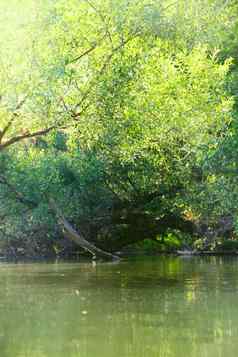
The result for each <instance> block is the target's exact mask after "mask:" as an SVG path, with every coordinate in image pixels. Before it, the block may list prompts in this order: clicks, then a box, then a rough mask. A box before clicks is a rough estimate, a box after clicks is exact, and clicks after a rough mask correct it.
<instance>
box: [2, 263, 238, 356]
mask: <svg viewBox="0 0 238 357" xmlns="http://www.w3.org/2000/svg"><path fill="white" fill-rule="evenodd" d="M237 298H238V258H235V257H233V258H231V257H230V258H229V257H225V258H221V257H147V258H137V259H132V260H129V261H122V262H119V263H97V264H94V265H93V264H92V263H91V262H81V263H65V262H56V263H40V264H36V263H34V264H29V263H27V264H5V263H2V264H0V356H1V357H71V356H72V357H74V356H75V357H170V356H171V357H206V356H207V357H224V356H227V357H233V356H234V357H236V356H237V349H238V307H237V306H238V305H237Z"/></svg>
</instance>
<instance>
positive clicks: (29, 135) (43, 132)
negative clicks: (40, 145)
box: [0, 125, 57, 151]
mask: <svg viewBox="0 0 238 357" xmlns="http://www.w3.org/2000/svg"><path fill="white" fill-rule="evenodd" d="M56 128H57V125H52V126H50V127H49V128H46V129H42V130H38V131H35V132H33V133H25V134H22V135H17V136H14V137H13V138H11V139H9V140H7V141H5V142H3V143H2V144H0V151H1V150H3V149H6V148H7V147H8V146H10V145H13V144H15V143H17V142H19V141H22V140H24V139H29V138H34V137H36V136H43V135H46V134H48V133H49V132H50V131H52V130H54V129H56Z"/></svg>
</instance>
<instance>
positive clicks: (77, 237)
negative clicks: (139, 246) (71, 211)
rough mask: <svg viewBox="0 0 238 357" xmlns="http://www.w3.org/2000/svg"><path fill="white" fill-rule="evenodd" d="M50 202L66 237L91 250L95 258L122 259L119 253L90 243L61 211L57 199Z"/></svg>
mask: <svg viewBox="0 0 238 357" xmlns="http://www.w3.org/2000/svg"><path fill="white" fill-rule="evenodd" d="M49 204H50V208H51V209H52V211H53V212H54V213H55V214H56V216H57V218H58V221H59V223H60V225H61V226H62V231H63V234H64V236H65V237H67V238H69V239H71V240H72V241H73V242H75V243H76V244H77V245H79V246H80V247H81V248H83V249H85V250H87V251H88V252H90V253H91V254H92V255H93V257H95V258H103V259H107V260H108V259H109V260H119V259H120V258H119V257H118V256H117V255H114V254H111V253H109V252H106V251H104V250H102V249H100V248H98V247H96V246H95V245H94V244H92V243H90V242H89V241H87V240H86V239H85V238H84V237H82V235H81V234H80V233H79V232H77V231H76V230H75V229H74V228H73V227H72V225H71V224H70V223H69V222H68V221H67V219H66V218H65V217H64V215H63V214H62V212H61V211H60V209H59V208H58V206H57V205H56V203H55V201H54V200H53V199H52V198H51V199H50V200H49Z"/></svg>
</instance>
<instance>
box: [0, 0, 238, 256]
mask: <svg viewBox="0 0 238 357" xmlns="http://www.w3.org/2000/svg"><path fill="white" fill-rule="evenodd" d="M3 7H4V9H5V14H7V16H6V15H4V16H3V15H0V16H1V17H2V21H1V40H0V56H1V68H0V79H1V81H0V169H1V171H0V238H1V249H2V251H3V252H8V253H9V252H12V251H13V252H14V253H13V254H18V252H23V253H26V254H30V255H33V254H38V255H39V254H40V255H47V254H60V252H61V251H62V252H64V251H65V250H66V248H67V246H68V244H69V243H67V241H64V240H63V239H62V238H61V233H60V229H59V226H58V224H57V219H56V217H55V213H54V212H52V210H51V208H50V205H49V200H50V199H51V198H53V199H54V201H55V202H57V205H58V206H59V207H60V209H61V210H62V212H63V213H64V215H65V216H66V217H67V219H68V220H69V221H71V222H72V223H73V224H74V225H75V226H76V227H78V228H80V230H81V232H83V234H84V236H85V237H86V238H87V239H88V240H90V241H93V242H94V243H96V244H97V245H98V246H100V247H103V248H105V249H108V250H117V249H121V248H122V247H123V246H125V245H128V244H131V243H135V242H139V241H143V240H146V242H148V239H151V240H154V241H155V242H157V244H158V245H159V246H160V245H161V242H162V243H163V242H164V241H165V240H167V241H170V238H171V237H173V234H176V236H177V238H176V239H175V238H172V240H173V239H175V240H176V244H175V245H176V247H177V245H178V242H183V241H184V238H182V235H181V232H184V233H185V234H189V237H191V236H193V237H195V238H194V239H197V238H199V240H198V241H197V242H198V243H197V246H198V245H199V244H200V243H201V244H200V245H202V244H203V243H204V242H205V243H206V244H207V243H209V244H210V243H211V236H212V237H215V236H222V237H224V236H225V233H227V232H225V231H224V230H222V229H221V225H223V226H227V227H228V226H229V227H228V228H229V229H227V231H229V234H228V235H229V237H233V238H234V237H235V232H236V223H235V222H236V219H237V199H236V197H237V194H238V192H237V189H236V177H237V167H238V162H237V150H238V145H237V143H238V141H237V138H238V133H237V129H238V125H237V119H236V117H237V93H236V92H237V90H236V85H237V77H238V74H237V73H238V71H237V65H238V63H237V61H238V52H237V45H236V41H235V39H236V35H237V31H238V24H237V5H236V3H235V2H232V1H228V2H227V1H226V2H225V1H222V0H200V1H189V2H188V1H185V0H177V1H175V2H169V1H167V0H164V1H161V2H158V1H155V0H154V1H147V0H143V1H141V0H140V1H137V0H133V1H127V0H120V1H119V0H106V1H105V0H104V1H101V0H92V1H91V0H71V1H66V0H57V1H54V0H51V1H50V0H49V1H44V2H43V1H42V2H41V1H35V0H24V1H22V2H21V3H19V2H18V1H16V0H9V1H6V2H4V6H3ZM231 221H232V223H230V222H231ZM198 236H199V237H198ZM200 238H201V239H200ZM187 241H191V239H190V238H187ZM153 247H154V246H153ZM68 249H69V250H70V251H72V250H74V246H71V245H70V246H69V248H68Z"/></svg>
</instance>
